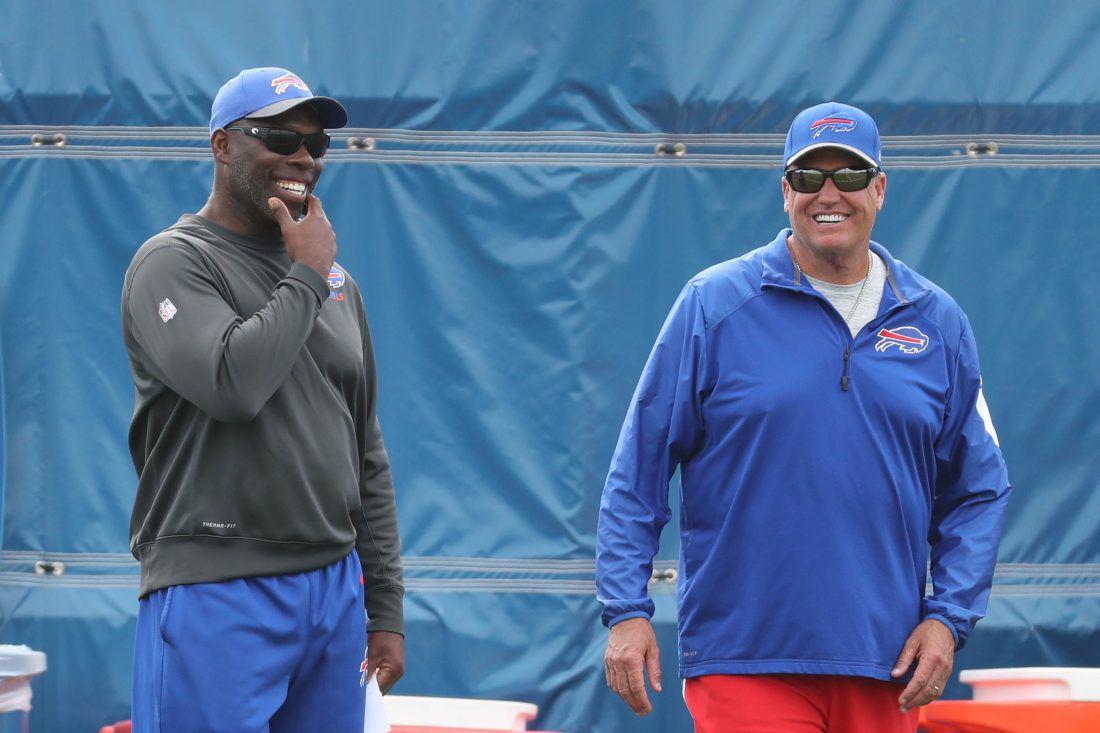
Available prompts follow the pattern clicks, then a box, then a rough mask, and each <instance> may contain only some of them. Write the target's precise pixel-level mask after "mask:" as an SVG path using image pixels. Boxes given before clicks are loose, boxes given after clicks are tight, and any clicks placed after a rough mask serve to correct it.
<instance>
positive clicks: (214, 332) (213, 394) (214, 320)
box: [123, 244, 327, 422]
mask: <svg viewBox="0 0 1100 733" xmlns="http://www.w3.org/2000/svg"><path fill="white" fill-rule="evenodd" d="M220 275H221V274H220V273H214V272H212V271H211V269H210V268H209V267H208V266H207V265H206V264H205V263H203V262H202V261H201V260H200V258H199V257H198V255H196V254H195V253H194V252H192V251H190V250H189V249H187V248H186V247H183V246H178V245H172V244H168V245H165V246H161V247H157V248H156V249H154V250H152V251H151V252H149V253H148V254H147V255H146V256H145V257H144V258H143V259H141V260H140V261H139V262H137V263H135V266H134V268H133V270H132V272H131V273H130V276H129V278H128V283H127V288H126V292H125V298H124V302H123V307H124V308H125V309H126V313H125V315H126V316H127V317H128V320H129V323H128V330H129V336H130V337H131V338H132V339H133V340H134V342H135V343H136V344H137V345H138V346H139V348H140V352H141V354H140V360H141V367H142V368H144V369H146V370H147V371H148V372H149V373H150V374H152V375H153V376H154V377H156V378H157V379H159V380H160V381H161V382H163V383H164V384H165V385H167V386H168V388H169V389H171V390H172V391H174V392H175V393H177V394H179V395H180V396H181V397H183V398H184V399H186V400H187V401H188V402H191V403H193V404H194V405H196V406H197V407H198V408H199V409H201V410H202V411H203V412H205V413H206V414H208V415H210V417H212V418H214V419H215V420H218V421H221V422H247V421H249V420H251V419H252V418H254V417H255V416H256V414H257V413H258V412H259V411H260V409H261V408H262V407H263V406H264V404H265V403H266V402H267V401H268V400H269V399H270V398H271V395H273V394H274V393H275V390H277V389H278V388H279V386H280V385H281V384H282V383H283V382H284V381H285V380H286V378H287V377H288V376H289V375H290V371H291V368H292V367H293V365H294V362H295V360H296V359H297V358H298V356H299V354H300V352H301V350H302V347H303V346H304V344H305V342H306V338H307V337H308V336H309V334H310V332H311V331H312V329H313V324H314V322H315V321H316V319H317V315H318V314H319V313H320V312H321V304H322V303H323V302H324V298H325V297H326V294H327V286H326V284H325V282H324V278H323V277H321V276H320V274H318V273H317V272H315V271H314V270H313V269H312V268H310V267H308V266H307V265H303V264H299V263H296V264H294V265H292V266H291V268H290V271H289V272H288V273H287V276H286V277H285V278H283V279H282V280H280V281H279V282H278V283H277V284H276V285H275V288H274V291H273V292H272V294H271V300H270V301H269V302H268V303H267V305H265V306H264V307H263V308H261V309H260V310H259V311H257V312H256V313H255V314H253V315H252V316H251V317H249V318H247V319H246V318H242V317H241V316H240V315H239V314H238V313H237V312H236V311H235V310H234V308H233V307H232V306H231V305H230V303H229V302H228V301H227V299H226V296H225V295H224V294H223V292H222V290H221V289H220V288H219V284H218V279H219V277H220Z"/></svg>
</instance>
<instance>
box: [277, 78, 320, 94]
mask: <svg viewBox="0 0 1100 733" xmlns="http://www.w3.org/2000/svg"><path fill="white" fill-rule="evenodd" d="M271 86H273V87H275V93H276V94H285V93H286V90H287V89H289V88H290V87H298V88H299V89H301V90H302V91H303V92H305V93H306V94H313V92H311V91H309V87H307V86H306V83H305V82H304V81H302V80H301V79H299V78H298V77H297V76H296V75H295V74H283V75H282V76H277V77H275V78H274V79H272V80H271Z"/></svg>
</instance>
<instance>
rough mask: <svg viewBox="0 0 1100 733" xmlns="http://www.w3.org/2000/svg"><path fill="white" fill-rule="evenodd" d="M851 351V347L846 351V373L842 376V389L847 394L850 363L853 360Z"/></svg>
mask: <svg viewBox="0 0 1100 733" xmlns="http://www.w3.org/2000/svg"><path fill="white" fill-rule="evenodd" d="M851 350H852V347H851V346H849V347H847V348H845V349H844V373H843V374H842V375H840V388H841V389H842V390H844V391H845V392H847V391H848V362H849V361H850V360H851Z"/></svg>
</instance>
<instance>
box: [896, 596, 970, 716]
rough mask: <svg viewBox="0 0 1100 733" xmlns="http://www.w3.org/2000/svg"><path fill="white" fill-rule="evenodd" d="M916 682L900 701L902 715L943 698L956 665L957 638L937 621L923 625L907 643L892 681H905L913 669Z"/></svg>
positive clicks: (915, 630)
mask: <svg viewBox="0 0 1100 733" xmlns="http://www.w3.org/2000/svg"><path fill="white" fill-rule="evenodd" d="M914 660H915V661H916V663H917V668H916V670H915V671H914V672H913V678H912V679H910V680H909V684H908V685H906V686H905V689H904V690H903V691H902V693H901V697H899V698H898V704H899V705H900V706H901V712H903V713H907V712H909V711H910V710H912V709H913V708H919V707H920V706H921V705H927V704H928V703H930V702H932V701H933V700H935V699H936V698H937V697H939V696H940V695H942V694H943V686H944V685H946V684H947V680H948V679H949V678H950V677H951V668H952V667H953V666H954V664H955V637H954V636H952V634H951V630H950V629H948V628H947V627H946V626H944V625H943V624H942V623H941V622H939V621H937V620H936V619H934V618H930V619H928V620H926V621H922V622H921V623H920V624H919V625H918V626H917V628H915V629H913V631H912V632H911V633H910V634H909V638H908V639H906V640H905V646H904V647H902V649H901V655H900V656H899V657H898V661H897V664H895V665H894V671H892V672H891V673H890V676H891V677H901V676H902V675H904V674H905V673H906V672H907V671H909V668H910V667H911V666H912V665H913V662H914Z"/></svg>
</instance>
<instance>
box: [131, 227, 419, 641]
mask: <svg viewBox="0 0 1100 733" xmlns="http://www.w3.org/2000/svg"><path fill="white" fill-rule="evenodd" d="M122 332H123V337H124V339H125V342H126V348H127V351H128V352H129V355H130V365H131V369H132V371H133V376H134V383H135V385H136V388H137V390H136V397H135V405H134V417H133V422H132V423H131V426H130V452H131V455H132V456H133V460H134V466H135V468H136V469H137V472H138V490H137V497H136V499H135V501H134V508H133V514H132V516H131V519H130V545H131V550H132V552H133V553H134V556H135V557H136V558H137V559H138V560H139V561H140V562H141V591H140V592H141V594H142V595H143V596H144V595H146V594H148V593H150V592H151V591H154V590H157V589H159V588H163V587H166V586H170V585H179V584H186V583H200V582H217V581H220V580H228V579H231V578H239V577H247V576H254V575H278V574H284V573H295V572H303V571H306V570H312V569H315V568H319V567H322V566H324V565H328V564H330V563H333V562H336V561H337V560H339V559H340V558H342V557H344V556H345V555H346V554H347V553H348V552H350V551H351V550H352V548H355V549H356V551H357V552H358V555H359V558H360V560H361V561H362V564H363V574H364V582H365V588H366V606H367V612H368V616H369V618H370V624H369V628H370V630H371V631H396V632H401V633H403V614H402V597H403V593H404V585H403V579H402V567H401V559H400V540H399V537H398V531H397V513H396V506H395V501H394V494H393V481H392V478H391V475H390V467H389V459H388V458H387V456H386V449H385V446H384V444H383V442H382V433H381V430H380V428H379V425H378V418H377V414H376V403H377V382H376V377H375V366H374V352H373V348H372V346H371V339H370V332H369V330H368V327H367V321H366V316H365V313H364V309H363V300H362V297H361V295H360V293H359V290H358V288H357V287H356V285H355V283H354V281H353V280H352V279H351V277H350V276H348V275H347V273H346V272H344V271H343V270H342V269H341V268H340V267H339V266H338V265H334V266H333V269H332V271H331V273H330V274H329V277H328V282H327V283H326V282H325V278H323V277H321V275H320V274H318V273H317V272H316V271H314V270H313V269H311V268H309V267H307V266H305V265H302V264H296V263H291V261H290V259H289V257H288V256H287V253H286V249H285V246H284V245H283V243H282V241H281V240H276V241H267V240H258V239H253V238H249V237H243V236H241V235H238V234H234V233H233V232H230V231H229V230H227V229H225V228H223V227H220V226H218V225H216V224H214V223H213V222H211V221H209V220H207V219H205V218H203V217H200V216H197V215H192V214H186V215H184V216H183V217H181V218H180V220H179V221H178V222H177V223H176V224H175V225H173V226H172V227H170V228H168V229H167V230H165V231H163V232H161V233H160V234H158V235H156V236H154V237H153V238H152V239H150V240H149V241H147V242H146V243H145V244H144V245H142V247H141V248H140V249H139V250H138V252H137V253H136V254H135V255H134V259H133V261H132V262H131V263H130V267H129V269H128V270H127V272H126V279H125V284H124V286H123V292H122Z"/></svg>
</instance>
